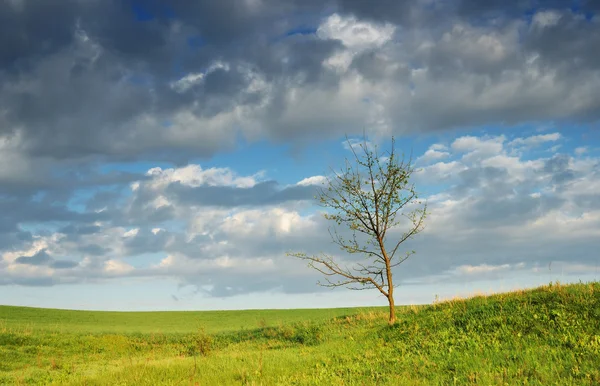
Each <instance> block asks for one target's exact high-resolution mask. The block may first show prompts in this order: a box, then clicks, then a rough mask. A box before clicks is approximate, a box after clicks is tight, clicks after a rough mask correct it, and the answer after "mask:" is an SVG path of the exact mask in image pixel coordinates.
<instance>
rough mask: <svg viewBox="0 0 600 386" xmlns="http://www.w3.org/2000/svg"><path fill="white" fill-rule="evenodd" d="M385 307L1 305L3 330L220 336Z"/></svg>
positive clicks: (319, 320) (315, 320)
mask: <svg viewBox="0 0 600 386" xmlns="http://www.w3.org/2000/svg"><path fill="white" fill-rule="evenodd" d="M378 309H379V310H381V309H383V308H377V307H374V308H329V309H306V310H304V309H299V310H244V311H172V312H106V311H74V310H56V309H47V308H32V307H12V306H0V328H1V327H8V328H14V327H18V328H32V329H35V330H57V331H61V332H80V333H142V334H145V333H189V332H194V331H196V330H197V329H198V327H203V328H204V329H205V330H206V332H210V333H217V332H227V331H237V330H241V329H256V328H258V327H260V326H263V325H264V324H265V323H267V324H269V325H276V324H281V323H284V324H289V323H294V322H302V321H307V320H310V321H312V322H323V321H327V320H330V319H332V318H334V317H337V316H345V315H352V314H356V313H357V312H366V311H374V310H378Z"/></svg>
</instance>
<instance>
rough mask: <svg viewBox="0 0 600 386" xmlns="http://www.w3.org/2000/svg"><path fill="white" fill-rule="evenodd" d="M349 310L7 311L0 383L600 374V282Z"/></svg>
mask: <svg viewBox="0 0 600 386" xmlns="http://www.w3.org/2000/svg"><path fill="white" fill-rule="evenodd" d="M321 311H322V312H325V310H321ZM351 311H352V310H347V313H348V315H346V316H340V314H338V316H336V317H334V318H332V319H329V320H325V321H324V320H323V319H322V318H320V317H316V319H315V320H311V315H310V314H308V313H307V314H306V315H305V317H304V318H303V319H302V320H301V321H295V322H294V321H290V322H281V319H279V321H276V322H273V321H270V320H269V318H268V316H269V312H267V311H264V314H263V315H264V317H262V318H259V321H258V322H257V324H256V325H254V326H248V327H247V328H244V329H241V330H237V331H231V330H227V329H226V331H222V332H216V333H209V332H207V329H203V328H202V326H201V323H199V324H197V325H195V326H193V328H194V330H195V332H181V329H176V330H175V331H172V332H169V331H166V330H163V331H162V332H159V333H147V332H146V333H145V332H143V331H140V332H134V329H128V332H127V333H115V332H106V331H105V329H101V330H102V331H103V332H98V331H99V330H97V329H93V328H92V329H91V330H90V331H85V330H83V329H80V330H77V329H75V330H74V331H64V330H63V331H62V332H59V331H57V330H53V329H48V328H47V326H46V327H44V323H43V322H40V324H39V325H38V324H36V323H34V322H32V321H31V319H27V322H26V323H25V324H24V325H22V326H20V325H18V323H17V321H16V320H15V318H14V317H13V318H12V319H11V322H10V324H9V323H8V322H6V321H5V322H2V321H1V320H2V316H0V384H36V383H37V384H52V383H54V384H87V385H91V384H99V385H101V384H136V385H139V384H147V385H159V384H173V385H175V384H200V385H204V384H210V385H213V384H264V385H271V384H286V385H287V384H313V385H324V384H333V385H336V384H340V385H341V384H344V385H352V384H356V385H363V384H382V385H383V384H389V385H404V384H407V385H436V384H444V385H445V384H482V385H496V384H497V385H503V384H540V385H546V384H561V385H569V384H587V385H596V384H600V283H587V284H573V285H559V284H551V285H548V286H544V287H540V288H537V289H534V290H528V291H519V292H511V293H506V294H499V295H493V296H489V297H474V298H471V299H466V300H453V301H447V302H443V303H437V304H433V305H428V306H419V307H401V308H400V309H399V322H398V323H397V324H396V325H394V326H392V327H390V326H387V324H386V320H385V311H383V310H381V309H378V310H362V311H361V312H358V313H356V314H354V315H352V314H350V313H351ZM0 312H2V311H0ZM38 312H39V313H40V320H43V313H44V312H50V311H46V310H38ZM256 312H258V313H260V312H261V311H256ZM296 312H300V310H297V311H296ZM161 314H164V315H162V316H161V318H166V319H164V320H165V321H168V320H169V318H168V315H171V316H172V318H174V319H176V318H178V317H179V315H181V313H177V312H174V313H161ZM0 315H2V314H1V313H0ZM4 315H5V314H4ZM271 315H272V314H271ZM315 315H316V314H312V317H315ZM13 316H14V315H13ZM148 317H151V315H148ZM161 320H163V319H161ZM297 320H300V319H297ZM171 323H174V324H177V323H175V322H171ZM225 324H226V323H225ZM117 330H118V328H117Z"/></svg>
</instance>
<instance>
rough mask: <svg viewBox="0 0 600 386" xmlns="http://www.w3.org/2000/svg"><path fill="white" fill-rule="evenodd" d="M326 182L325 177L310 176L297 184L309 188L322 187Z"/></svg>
mask: <svg viewBox="0 0 600 386" xmlns="http://www.w3.org/2000/svg"><path fill="white" fill-rule="evenodd" d="M326 182H327V178H326V177H325V176H312V177H307V178H305V179H303V180H301V181H299V182H298V183H297V185H300V186H310V185H323V184H325V183H326Z"/></svg>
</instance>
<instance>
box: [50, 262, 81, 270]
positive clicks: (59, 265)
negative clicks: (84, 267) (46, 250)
mask: <svg viewBox="0 0 600 386" xmlns="http://www.w3.org/2000/svg"><path fill="white" fill-rule="evenodd" d="M78 265H79V263H77V262H75V261H71V260H55V261H53V262H52V263H50V268H54V269H69V268H75V267H77V266H78Z"/></svg>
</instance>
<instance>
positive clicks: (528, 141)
mask: <svg viewBox="0 0 600 386" xmlns="http://www.w3.org/2000/svg"><path fill="white" fill-rule="evenodd" d="M561 137H562V136H561V135H560V133H551V134H541V135H534V136H531V137H527V138H516V139H514V140H512V141H510V142H509V143H508V144H509V145H511V146H528V147H532V146H539V145H541V144H543V143H545V142H556V141H558V140H560V139H561Z"/></svg>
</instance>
